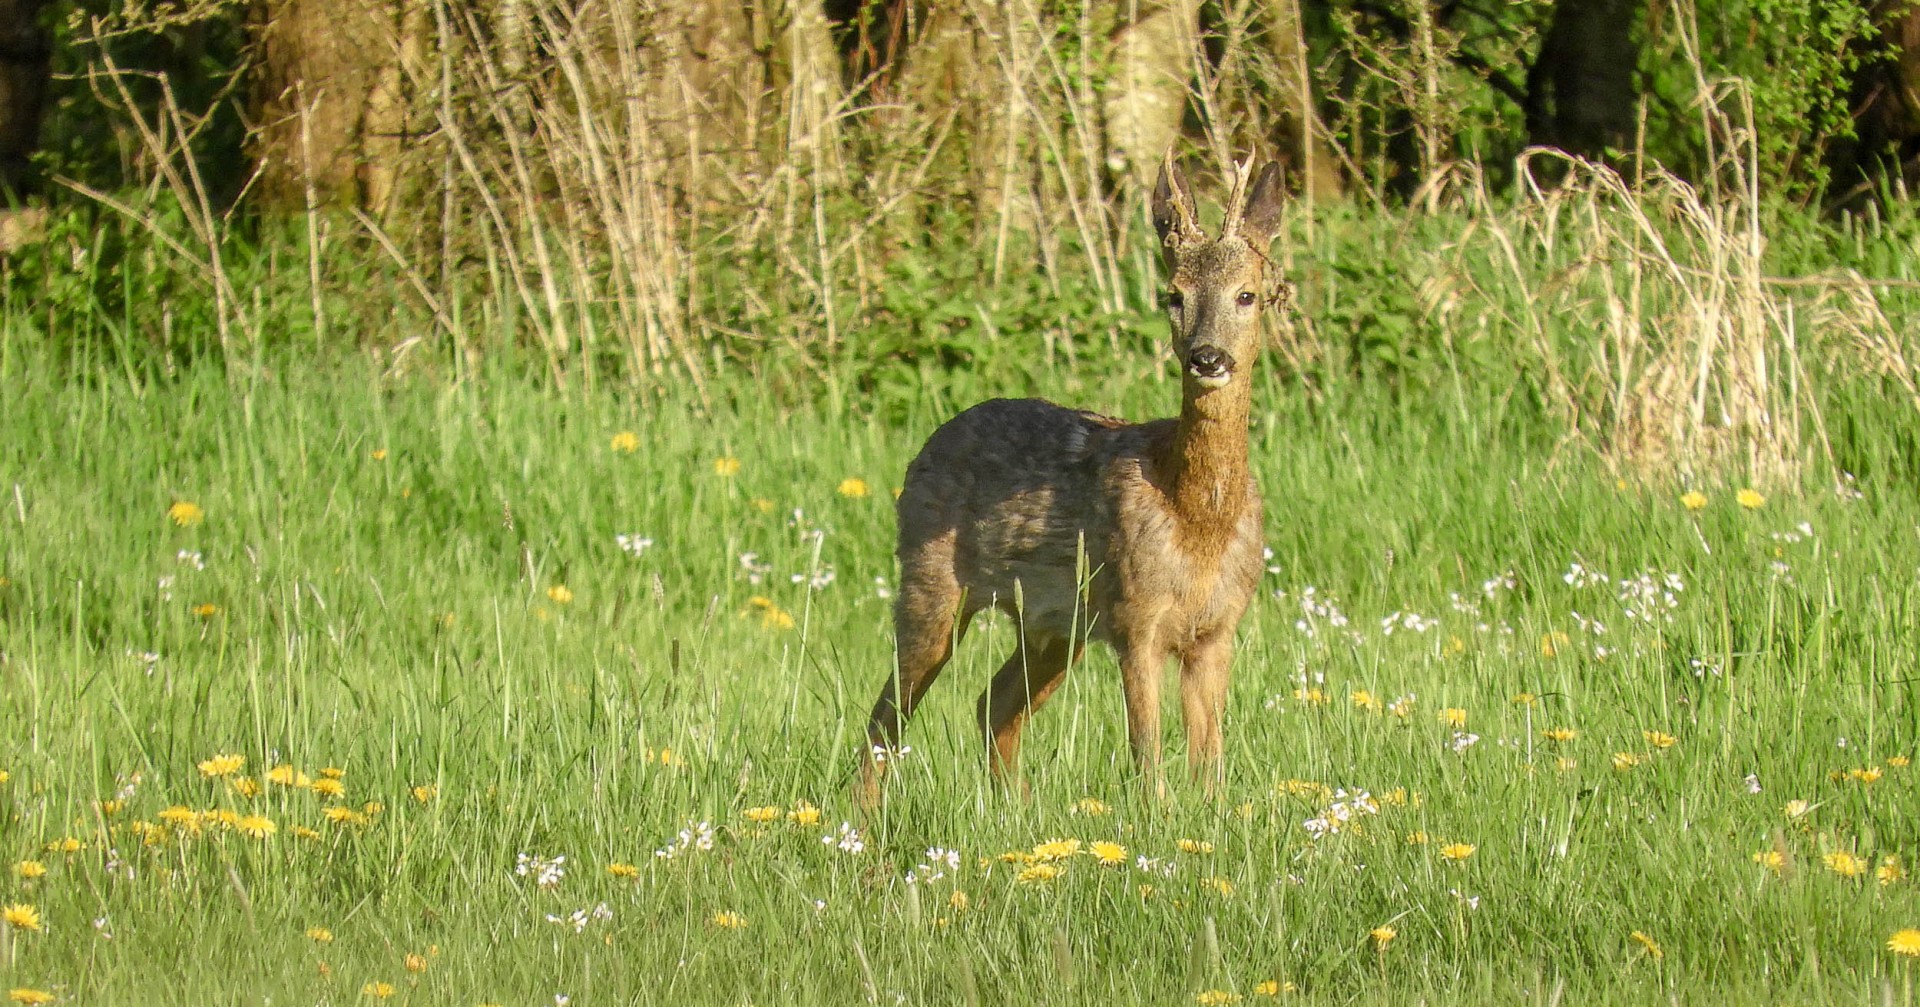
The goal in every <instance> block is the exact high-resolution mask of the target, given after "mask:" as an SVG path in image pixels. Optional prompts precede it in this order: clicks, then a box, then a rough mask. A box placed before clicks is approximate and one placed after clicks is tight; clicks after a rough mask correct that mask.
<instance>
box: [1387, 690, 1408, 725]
mask: <svg viewBox="0 0 1920 1007" xmlns="http://www.w3.org/2000/svg"><path fill="white" fill-rule="evenodd" d="M1387 713H1388V714H1390V715H1392V716H1395V717H1399V718H1400V719H1401V720H1405V719H1407V718H1408V717H1411V716H1413V697H1412V696H1401V697H1400V698H1399V699H1396V700H1394V701H1393V702H1391V703H1388V704H1387Z"/></svg>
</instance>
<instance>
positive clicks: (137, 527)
mask: <svg viewBox="0 0 1920 1007" xmlns="http://www.w3.org/2000/svg"><path fill="white" fill-rule="evenodd" d="M1278 370H1279V369H1278V368H1277V367H1268V368H1267V369H1266V371H1265V372H1264V373H1263V374H1262V375H1261V376H1260V379H1259V380H1260V381H1261V389H1260V391H1259V392H1258V395H1259V399H1260V411H1259V417H1260V418H1259V422H1258V424H1257V426H1256V429H1255V436H1254V453H1255V465H1256V469H1257V472H1258V474H1259V477H1260V480H1261V483H1262V485H1263V487H1264V491H1265V495H1266V499H1267V509H1268V515H1269V517H1268V522H1269V537H1270V543H1271V548H1272V552H1273V556H1272V559H1271V571H1270V573H1269V575H1268V577H1267V579H1266V582H1265V584H1264V586H1263V589H1262V592H1261V595H1260V596H1259V597H1258V598H1257V600H1256V603H1255V605H1254V607H1253V609H1252V611H1251V613H1250V615H1249V617H1248V619H1247V620H1246V622H1245V624H1244V625H1243V627H1242V630H1241V634H1240V651H1239V656H1238V658H1237V663H1236V676H1235V681H1234V687H1233V692H1232V695H1231V698H1230V702H1229V712H1228V728H1227V731H1228V736H1227V744H1228V768H1227V773H1228V783H1227V786H1226V788H1225V792H1224V794H1223V796H1222V797H1221V799H1220V800H1218V801H1208V800H1206V799H1204V798H1203V797H1202V796H1201V795H1200V794H1199V793H1197V792H1196V791H1195V790H1194V789H1193V788H1191V787H1187V786H1184V785H1178V786H1175V787H1174V788H1173V790H1174V795H1175V796H1174V798H1173V799H1172V800H1171V801H1170V802H1168V803H1167V804H1164V805H1159V806H1156V805H1153V804H1150V803H1147V802H1145V801H1144V800H1143V799H1142V798H1141V797H1140V796H1139V793H1138V791H1139V787H1138V783H1137V781H1136V780H1135V779H1134V778H1133V777H1132V775H1131V770H1130V768H1129V764H1128V760H1127V757H1126V745H1125V733H1124V725H1123V718H1122V711H1121V702H1120V695H1119V688H1118V682H1117V669H1116V668H1115V666H1114V662H1113V659H1112V655H1111V653H1110V652H1107V651H1105V650H1096V651H1094V652H1093V653H1092V655H1091V657H1090V659H1089V660H1088V661H1087V662H1086V663H1085V664H1084V665H1083V666H1081V667H1080V668H1078V669H1077V670H1076V671H1075V672H1074V673H1073V674H1072V675H1071V676H1070V678H1069V681H1068V683H1067V685H1066V687H1065V688H1064V689H1063V691H1062V693H1061V695H1060V696H1059V697H1058V698H1056V700H1055V701H1054V702H1053V703H1052V704H1051V705H1050V706H1049V707H1048V708H1047V709H1046V710H1045V711H1043V712H1042V713H1041V714H1040V715H1039V716H1038V717H1037V718H1036V719H1035V721H1034V723H1033V726H1032V728H1031V729H1030V731H1029V732H1028V736H1027V737H1028V742H1027V748H1026V754H1027V759H1026V763H1025V767H1024V775H1025V778H1026V780H1027V781H1029V783H1030V785H1031V792H1030V795H1028V796H1027V797H1026V798H1025V799H1023V798H1021V797H1020V796H1017V795H1013V794H1008V793H1003V792H998V791H996V790H995V789H994V788H993V787H991V786H990V785H989V783H988V781H987V779H986V774H985V771H984V765H983V763H984V760H983V758H982V756H981V755H980V753H979V751H978V743H977V741H976V738H975V735H974V730H973V727H972V724H973V717H972V704H973V700H974V697H975V695H976V694H977V692H978V690H979V689H981V688H982V687H984V685H985V682H986V679H987V677H988V675H989V674H990V673H991V670H992V669H993V668H994V667H997V665H998V663H999V662H1000V661H1001V660H1002V659H1003V658H1004V656H1005V652H1006V651H1007V650H1008V648H1009V647H1010V646H1011V634H1010V630H1009V626H1008V624H1007V623H1006V621H1005V620H998V621H995V620H986V619H983V620H982V621H981V622H979V623H976V626H975V629H974V631H973V633H972V634H971V635H970V636H969V638H968V639H967V640H966V641H965V643H964V644H963V646H962V647H961V649H960V652H959V655H958V657H957V658H956V660H955V662H954V664H953V665H952V666H951V667H950V668H949V670H948V671H947V673H946V675H945V681H944V682H943V683H941V684H940V685H938V686H937V687H936V688H935V690H934V692H933V694H932V697H931V699H930V701H929V702H928V704H927V705H926V706H925V707H924V708H923V709H922V710H921V711H920V713H919V715H918V716H917V717H916V719H915V720H914V722H913V724H912V725H911V727H910V729H909V742H910V745H911V750H910V751H908V752H904V753H902V754H901V755H900V757H899V765H898V770H897V772H896V773H895V775H894V776H893V777H892V778H891V783H890V791H889V794H888V798H887V801H886V803H885V806H884V808H883V809H882V810H881V812H880V813H878V814H877V815H874V816H871V817H863V816H861V815H860V814H858V813H857V811H856V809H855V808H854V807H853V805H852V802H851V800H850V796H849V793H850V791H849V782H850V773H851V771H852V769H853V767H854V764H855V763H854V757H855V754H856V752H857V749H858V744H859V739H860V738H861V731H862V727H863V720H864V717H865V714H866V711H867V708H868V706H869V704H870V703H871V702H872V699H873V695H874V693H875V691H876V689H877V688H878V685H879V683H880V680H881V677H882V676H883V675H884V674H885V672H886V669H887V667H888V664H889V660H890V654H891V650H890V648H891V640H890V636H891V634H890V629H889V617H888V605H889V602H888V600H887V595H888V588H889V585H890V584H891V581H892V578H893V577H894V569H893V561H892V556H891V536H892V531H893V515H892V508H891V504H890V497H891V490H892V489H893V488H894V487H895V486H896V485H897V484H898V480H899V478H900V474H901V472H902V471H903V469H904V467H905V464H906V462H907V460H908V459H909V458H910V457H911V455H912V453H913V452H914V450H915V449H916V448H917V446H918V444H919V442H920V440H921V439H922V438H923V437H924V436H925V435H926V434H927V433H928V432H929V431H930V430H931V429H932V428H933V427H934V426H935V425H937V423H938V422H939V421H940V420H941V419H942V418H943V417H944V416H945V415H947V414H948V413H950V412H951V411H952V410H953V409H955V408H956V407H958V406H959V405H962V404H965V403H966V402H969V401H972V400H974V399H976V398H979V397H984V396H986V395H990V394H994V393H1007V392H1011V393H1022V394H1024V393H1029V392H1032V393H1045V394H1049V395H1051V396H1054V397H1057V398H1061V399H1063V400H1069V401H1075V402H1078V403H1082V404H1086V405H1090V406H1095V407H1100V408H1105V409H1110V410H1114V411H1116V412H1119V413H1122V414H1125V415H1131V416H1135V417H1145V416H1148V415H1152V414H1155V413H1157V412H1164V411H1166V410H1168V409H1170V408H1172V402H1173V400H1174V397H1175V396H1176V394H1177V392H1176V389H1177V383H1176V382H1175V380H1174V378H1173V376H1172V375H1171V373H1167V372H1163V371H1160V370H1156V369H1154V368H1153V366H1152V364H1151V361H1150V360H1146V359H1140V360H1126V361H1122V362H1119V363H1113V362H1109V363H1105V364H1101V365H1097V366H1096V365H1089V366H1084V367H1079V368H1069V367H1066V366H1058V367H1052V368H1035V369H1033V371H1032V377H1031V379H1030V380H1029V381H1028V382H1027V387H1017V388H1005V387H1001V388H991V387H986V386H984V385H983V384H982V383H981V382H979V381H977V380H973V379H969V378H968V377H967V376H965V375H964V374H955V375H949V376H947V377H946V378H944V379H942V380H941V381H938V382H933V383H928V384H923V385H921V386H920V387H918V388H917V389H916V390H915V391H914V392H912V393H910V394H909V393H901V394H896V395H894V396H893V397H891V398H889V399H888V400H886V401H884V402H881V401H874V400H870V399H862V398H861V396H860V394H859V393H858V392H857V391H856V390H855V388H854V386H853V385H851V384H848V385H845V386H841V385H839V384H832V383H831V382H830V385H829V387H827V388H825V389H824V390H823V391H822V392H821V393H820V394H819V395H818V396H817V398H816V399H814V400H813V401H812V402H810V403H801V404H789V405H777V404H776V398H775V397H772V396H769V395H766V394H764V393H763V392H762V391H761V390H760V389H759V388H757V387H755V386H751V385H746V384H742V385H741V386H740V387H738V388H736V389H734V390H733V391H732V392H731V393H730V394H729V395H727V396H725V397H723V398H722V399H721V400H720V401H719V402H718V403H717V404H712V405H701V404H700V403H699V402H698V401H697V400H696V398H695V396H694V395H693V394H692V393H691V392H689V393H686V394H684V395H677V394H674V393H658V394H654V395H652V396H651V397H642V396H637V395H633V394H627V393H622V392H617V391H610V390H604V389H603V390H599V391H593V392H581V391H577V390H576V391H571V392H569V391H560V390H556V389H555V388H554V386H553V385H552V384H551V383H549V382H545V381H543V380H540V379H538V378H527V377H524V376H516V374H514V373H512V372H510V371H509V370H502V372H501V373H497V374H491V373H490V374H485V375H481V376H478V377H475V378H473V379H471V380H465V381H460V382H454V381H448V380H444V379H440V378H435V377H432V376H413V377H408V376H394V375H392V374H387V373H383V372H382V371H381V370H380V369H379V368H378V367H376V366H374V365H372V364H369V363H367V362H366V361H365V360H364V359H358V358H353V357H347V358H344V359H335V360H332V361H330V362H325V363H315V362H314V361H312V360H310V359H304V358H300V357H297V356H294V355H287V356H285V357H284V358H275V357H272V356H268V357H264V358H262V359H260V360H257V361H254V362H253V363H251V364H249V365H244V366H239V367H235V368H222V367H219V366H216V365H212V364H206V363H199V364H194V363H188V364H186V365H184V366H182V367H179V368H177V369H172V370H168V369H165V368H160V367H153V368H148V369H141V368H132V367H110V366H95V367H93V368H92V369H87V368H86V367H84V366H74V365H73V364H72V363H71V362H70V361H69V362H65V363H58V362H55V361H54V360H52V359H51V358H50V357H48V356H47V355H45V354H41V353H39V352H37V351H34V350H31V349H30V348H28V347H27V346H26V345H24V344H23V342H22V341H18V340H15V341H10V342H9V345H8V347H7V348H6V349H4V350H0V387H4V388H5V389H6V405H5V408H4V410H0V477H3V478H0V490H4V496H5V499H4V501H0V502H3V503H4V507H0V529H3V530H0V577H4V580H0V655H3V656H0V771H3V772H4V777H0V780H3V781H4V782H0V858H3V859H4V861H5V872H6V873H5V877H4V879H0V886H4V896H0V903H4V904H5V907H6V913H7V919H8V923H7V925H6V926H5V927H4V928H0V987H4V988H5V989H7V990H10V991H11V996H12V998H13V999H14V1000H15V1001H18V1002H37V1001H38V999H39V998H40V997H41V996H42V995H43V994H44V995H48V996H52V997H54V998H56V999H57V1002H61V1003H76V1004H82V1003H98V1004H107V1003H121V1004H127V1003H180V1004H188V1003H193V1004H206V1003H232V1004H241V1003H249V1004H261V1003H316V1004H371V1003H376V1002H387V1003H413V1004H462V1005H473V1004H486V1003H495V1004H523V1005H534V1004H538V1005H547V1004H562V1003H571V1004H576V1005H586V1004H668V1003H675V1004H677V1003H700V1004H708V1003H711V1004H734V1005H738V1004H762V1005H765V1004H784V1003H796V1004H814V1003H819V1004H840V1003H865V1002H877V1003H887V1004H892V1003H909V1004H921V1003H925V1004H994V1003H1036V1004H1080V1003H1087V1004H1093V1003H1101V1004H1105V1003H1143V1004H1145V1003H1152V1004H1179V1003H1196V1002H1197V1003H1233V1002H1244V1003H1257V1002H1266V1001H1267V1000H1268V998H1276V999H1283V1000H1290V1001H1294V1002H1307V1003H1353V1002H1388V1003H1494V1002H1502V1003H1541V1004H1548V1003H1654V1002H1659V1003H1668V1002H1686V1003H1694V1002H1700V1003H1708V1002H1711V1003H1722V1002H1752V1003H1762V1002H1764V1003H1829V1002H1831V1003H1875V1004H1877V1003H1883V1002H1898V1003H1911V1002H1913V990H1912V977H1913V967H1914V966H1915V965H1916V964H1920V962H1916V961H1915V960H1914V959H1913V958H1911V957H1908V956H1906V955H1903V954H1901V953H1897V952H1895V951H1893V950H1890V949H1889V947H1888V945H1889V941H1890V940H1892V939H1893V938H1894V935H1895V934H1896V932H1897V931H1901V930H1903V929H1904V928H1908V927H1920V890H1917V889H1916V881H1915V880H1914V879H1913V878H1912V877H1911V875H1910V873H1909V872H1910V871H1911V870H1913V868H1914V867H1915V863H1914V860H1915V857H1916V856H1920V821H1917V820H1916V809H1917V808H1920V803H1917V802H1916V796H1915V794H1916V786H1920V781H1917V780H1916V773H1920V769H1916V768H1914V767H1912V766H1911V765H1910V764H1909V762H1908V760H1909V758H1910V757H1911V755H1912V753H1913V749H1914V746H1915V737H1916V731H1915V728H1916V724H1915V710H1916V707H1915V702H1914V696H1913V689H1914V685H1913V682H1914V677H1915V675H1914V670H1913V661H1912V658H1911V654H1912V646H1911V634H1912V632H1913V630H1914V624H1915V619H1916V592H1915V588H1914V574H1915V571H1916V569H1920V537H1917V536H1916V535H1915V528H1916V527H1920V502H1916V500H1915V495H1914V493H1913V491H1912V481H1911V479H1910V478H1906V477H1903V476H1902V474H1901V473H1902V471H1903V470H1902V468H1901V466H1900V465H1899V459H1900V458H1901V457H1902V449H1901V447H1900V445H1901V444H1902V443H1903V441H1902V440H1901V438H1900V437H1899V436H1897V435H1898V432H1899V431H1900V430H1903V429H1910V428H1911V427H1912V419H1911V417H1910V416H1908V415H1907V414H1906V413H1905V412H1903V410H1905V409H1906V407H1905V405H1904V404H1899V405H1891V404H1888V403H1886V402H1883V401H1880V400H1878V399H1876V398H1874V397H1873V396H1871V395H1862V396H1859V397H1857V398H1856V399H1854V400H1851V401H1850V402H1843V403H1840V404H1839V405H1836V406H1835V407H1834V410H1833V411H1832V412H1830V415H1829V422H1831V423H1833V424H1834V425H1835V427H1836V428H1839V427H1843V426H1846V427H1848V428H1849V429H1855V430H1856V432H1855V434H1853V435H1851V436H1852V440H1851V441H1850V442H1849V443H1850V444H1851V448H1850V450H1852V451H1853V453H1854V457H1856V458H1859V459H1862V460H1863V462H1862V463H1861V464H1860V465H1859V467H1860V468H1861V472H1860V474H1859V477H1858V478H1857V479H1849V480H1843V481H1842V482H1841V484H1840V485H1838V486H1835V485H1833V484H1831V483H1828V482H1826V481H1824V479H1823V478H1821V479H1816V478H1811V477H1810V478H1809V479H1808V480H1807V482H1806V483H1805V484H1804V485H1803V486H1800V487H1792V488H1785V489H1780V488H1768V491H1767V492H1766V493H1765V494H1764V497H1763V495H1762V494H1760V493H1757V492H1754V491H1748V492H1746V493H1742V492H1741V491H1742V490H1743V489H1744V488H1745V487H1744V486H1743V484H1742V483H1741V482H1739V481H1738V480H1734V481H1714V480H1702V481H1700V482H1698V483H1696V484H1691V485H1682V484H1679V483H1676V482H1673V481H1670V480H1666V479H1649V480H1640V479H1622V478H1620V477H1618V476H1616V475H1615V474H1614V473H1613V472H1611V471H1609V470H1608V469H1606V468H1605V467H1604V466H1602V465H1601V464H1600V463H1599V462H1598V461H1596V460H1594V458H1593V456H1592V455H1591V454H1590V453H1589V452H1585V451H1583V450H1579V449H1570V448H1567V447H1566V446H1565V445H1556V443H1555V441H1554V439H1553V438H1552V437H1551V436H1550V435H1549V434H1548V432H1547V431H1546V429H1545V427H1544V426H1543V424H1542V422H1541V420H1540V419H1539V417H1538V416H1535V415H1531V414H1528V413H1526V412H1525V411H1524V410H1521V409H1518V408H1517V407H1515V406H1513V405H1512V403H1511V401H1510V400H1509V399H1508V398H1504V397H1501V396H1497V395H1495V394H1494V393H1493V392H1492V391H1485V392H1476V391H1474V390H1473V389H1472V388H1471V387H1469V386H1461V387H1457V388H1455V389H1453V390H1452V391H1450V392H1449V393H1448V394H1447V395H1446V396H1444V398H1445V399H1446V401H1445V402H1435V403H1430V404H1427V405H1417V406H1416V405H1409V404H1407V403H1406V402H1405V401H1403V400H1399V399H1395V398H1393V397H1390V396H1387V395H1385V394H1383V393H1375V392H1369V391H1367V390H1366V388H1365V387H1364V386H1359V385H1349V386H1341V387H1338V388H1335V389H1333V390H1332V391H1331V392H1325V391H1323V392H1322V393H1320V394H1316V395H1311V396H1310V395H1307V394H1304V393H1303V392H1302V390H1301V388H1300V387H1299V386H1298V385H1297V384H1295V383H1293V382H1290V381H1288V380H1285V379H1284V378H1283V377H1281V376H1280V375H1279V374H1278ZM1436 398H1438V397H1436ZM1846 410H1851V412H1845V411H1846ZM1843 412H1845V415H1847V416H1851V417H1853V418H1854V419H1855V420H1856V421H1857V422H1854V423H1852V424H1851V425H1850V426H1849V425H1848V424H1843V423H1842V422H1841V421H1840V419H1839V417H1840V416H1841V414H1842V413H1843ZM1689 493H1693V494H1697V495H1693V496H1687V495H1685V494H1689ZM643 543H644V544H643ZM1169 712H1170V714H1173V713H1174V712H1175V711H1174V710H1171V709H1170V711H1169ZM1167 730H1168V742H1169V745H1170V752H1169V757H1170V758H1171V759H1173V760H1175V761H1174V763H1173V765H1174V766H1177V765H1178V760H1179V758H1180V757H1181V744H1180V740H1179V737H1180V736H1179V734H1178V727H1177V716H1170V722H1169V724H1168V727H1167ZM1174 779H1175V780H1179V779H1180V777H1179V776H1178V775H1177V774H1176V775H1175V777H1174ZM1905 940H1906V939H1905V938H1901V941H1899V942H1896V943H1901V942H1904V941H1905ZM1901 946H1902V947H1905V948H1906V949H1907V950H1908V951H1909V952H1912V951H1915V950H1920V948H1914V947H1911V946H1909V945H1907V944H1905V943H1901Z"/></svg>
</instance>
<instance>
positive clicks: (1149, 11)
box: [1104, 0, 1199, 192]
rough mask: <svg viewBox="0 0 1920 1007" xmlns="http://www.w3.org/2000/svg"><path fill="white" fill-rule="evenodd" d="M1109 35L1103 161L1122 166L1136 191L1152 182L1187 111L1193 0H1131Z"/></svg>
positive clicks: (1195, 15)
mask: <svg viewBox="0 0 1920 1007" xmlns="http://www.w3.org/2000/svg"><path fill="white" fill-rule="evenodd" d="M1120 6H1121V7H1122V8H1123V10H1126V9H1130V13H1132V15H1133V16H1132V17H1131V18H1128V17H1127V16H1126V14H1125V13H1122V15H1121V22H1120V24H1119V25H1118V26H1117V28H1116V30H1115V32H1114V35H1113V49H1112V55H1111V57H1110V61H1111V63H1110V65H1111V66H1112V74H1113V76H1112V78H1111V79H1110V80H1109V81H1108V82H1107V85H1106V88H1105V91H1106V95H1105V105H1106V107H1105V109H1104V111H1105V114H1106V120H1107V151H1106V155H1107V161H1108V163H1109V164H1110V165H1120V166H1124V170H1125V172H1126V173H1127V174H1129V175H1131V176H1132V179H1133V184H1134V187H1135V188H1136V189H1138V190H1139V191H1141V192H1145V191H1147V190H1148V189H1150V188H1151V187H1152V186H1153V178H1154V172H1155V171H1157V170H1158V169H1159V166H1160V158H1161V156H1162V155H1164V154H1165V153H1166V152H1167V148H1168V147H1171V146H1172V145H1173V142H1174V141H1175V140H1176V139H1179V137H1180V124H1181V121H1182V120H1183V119H1185V118H1186V114H1187V81H1188V79H1189V78H1191V77H1192V76H1193V60H1194V53H1195V52H1196V51H1197V46H1198V44H1199V40H1198V38H1197V32H1198V31H1199V4H1198V3H1196V2H1195V0H1137V2H1136V3H1133V4H1122V5H1120Z"/></svg>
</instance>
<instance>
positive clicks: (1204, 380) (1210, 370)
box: [1187, 346, 1234, 388]
mask: <svg viewBox="0 0 1920 1007" xmlns="http://www.w3.org/2000/svg"><path fill="white" fill-rule="evenodd" d="M1233 367H1234V364H1233V354H1231V353H1228V352H1227V351H1225V350H1223V349H1221V348H1220V347H1218V346H1197V347H1194V349H1193V352H1191V353H1189V354H1187V373H1188V374H1191V375H1193V380H1194V381H1195V382H1197V383H1198V384H1199V385H1200V386H1201V387H1203V388H1219V387H1220V386H1222V385H1224V384H1226V383H1227V382H1228V381H1229V380H1230V379H1231V378H1232V377H1233Z"/></svg>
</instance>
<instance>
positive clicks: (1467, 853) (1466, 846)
mask: <svg viewBox="0 0 1920 1007" xmlns="http://www.w3.org/2000/svg"><path fill="white" fill-rule="evenodd" d="M1477 849H1479V847H1477V846H1475V845H1473V844H1472V843H1448V844H1447V845H1445V846H1442V847H1440V856H1441V857H1442V858H1444V859H1447V860H1452V861H1456V862H1457V861H1461V860H1465V859H1467V858H1468V857H1471V856H1473V851H1474V850H1477Z"/></svg>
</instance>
